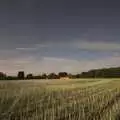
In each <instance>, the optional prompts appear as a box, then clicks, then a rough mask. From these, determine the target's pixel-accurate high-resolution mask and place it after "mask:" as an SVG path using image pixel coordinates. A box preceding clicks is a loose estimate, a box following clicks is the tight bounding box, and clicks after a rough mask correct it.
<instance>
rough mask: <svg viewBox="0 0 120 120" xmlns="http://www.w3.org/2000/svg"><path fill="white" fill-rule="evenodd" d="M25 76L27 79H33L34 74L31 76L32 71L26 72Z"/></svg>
mask: <svg viewBox="0 0 120 120" xmlns="http://www.w3.org/2000/svg"><path fill="white" fill-rule="evenodd" d="M26 78H27V79H33V78H34V76H33V74H32V73H30V74H28V75H27V76H26Z"/></svg>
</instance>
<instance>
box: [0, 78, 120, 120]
mask: <svg viewBox="0 0 120 120" xmlns="http://www.w3.org/2000/svg"><path fill="white" fill-rule="evenodd" d="M119 116H120V80H119V79H108V80H107V79H84V80H81V79H80V80H29V81H27V80H26V81H1V82H0V120H119V119H120V118H119Z"/></svg>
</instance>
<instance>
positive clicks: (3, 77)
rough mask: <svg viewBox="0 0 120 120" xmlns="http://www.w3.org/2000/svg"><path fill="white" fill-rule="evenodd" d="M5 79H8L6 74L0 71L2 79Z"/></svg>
mask: <svg viewBox="0 0 120 120" xmlns="http://www.w3.org/2000/svg"><path fill="white" fill-rule="evenodd" d="M5 79H6V74H4V73H3V72H0V80H5Z"/></svg>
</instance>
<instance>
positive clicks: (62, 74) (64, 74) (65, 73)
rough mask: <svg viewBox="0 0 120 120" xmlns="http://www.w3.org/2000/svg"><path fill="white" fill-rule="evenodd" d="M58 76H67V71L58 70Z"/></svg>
mask: <svg viewBox="0 0 120 120" xmlns="http://www.w3.org/2000/svg"><path fill="white" fill-rule="evenodd" d="M58 76H59V77H67V76H68V73H67V72H59V73H58Z"/></svg>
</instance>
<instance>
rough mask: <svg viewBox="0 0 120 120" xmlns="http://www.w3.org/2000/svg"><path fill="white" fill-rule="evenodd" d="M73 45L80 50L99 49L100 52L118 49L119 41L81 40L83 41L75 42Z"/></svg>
mask: <svg viewBox="0 0 120 120" xmlns="http://www.w3.org/2000/svg"><path fill="white" fill-rule="evenodd" d="M73 45H74V46H75V47H77V48H79V49H81V50H86V51H101V52H104V51H107V52H114V51H120V43H112V42H87V41H85V42H84V41H83V42H75V43H74V44H73Z"/></svg>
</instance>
